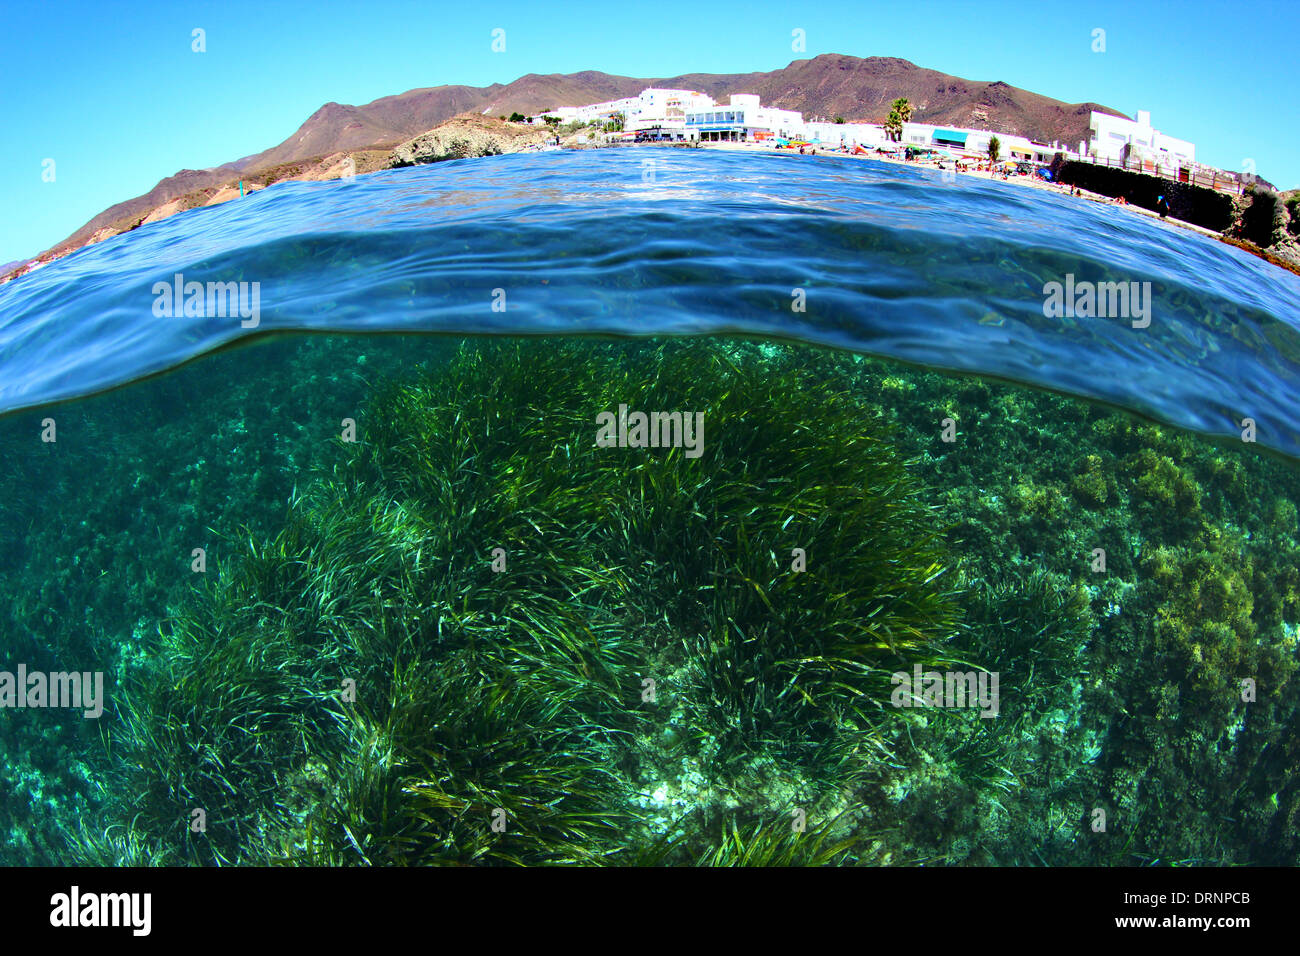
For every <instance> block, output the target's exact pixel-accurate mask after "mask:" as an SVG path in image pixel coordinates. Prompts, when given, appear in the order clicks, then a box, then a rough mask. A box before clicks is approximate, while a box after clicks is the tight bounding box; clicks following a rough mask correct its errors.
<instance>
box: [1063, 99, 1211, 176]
mask: <svg viewBox="0 0 1300 956" xmlns="http://www.w3.org/2000/svg"><path fill="white" fill-rule="evenodd" d="M1088 126H1089V127H1090V128H1091V130H1092V141H1091V142H1090V143H1088V153H1089V154H1090V155H1092V156H1094V157H1096V158H1097V159H1098V160H1103V161H1108V162H1115V161H1126V160H1127V161H1136V162H1139V163H1142V164H1143V165H1150V164H1154V165H1157V166H1177V165H1179V164H1186V165H1191V164H1193V163H1195V162H1196V146H1195V144H1194V143H1189V142H1188V141H1187V140H1185V139H1175V138H1174V137H1173V136H1166V135H1165V134H1164V133H1162V132H1160V131H1159V130H1158V129H1153V128H1152V126H1151V114H1150V113H1149V112H1148V111H1147V110H1138V114H1137V120H1136V121H1134V120H1131V119H1129V118H1128V117H1126V116H1111V115H1110V114H1109V113H1098V112H1096V111H1095V110H1094V111H1093V113H1092V117H1091V119H1090V120H1089V122H1088Z"/></svg>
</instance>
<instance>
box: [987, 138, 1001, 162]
mask: <svg viewBox="0 0 1300 956" xmlns="http://www.w3.org/2000/svg"><path fill="white" fill-rule="evenodd" d="M1000 155H1002V140H1000V139H998V138H997V137H996V136H990V137H989V161H990V162H994V163H996V162H997V161H998V157H999V156H1000Z"/></svg>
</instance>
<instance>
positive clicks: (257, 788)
mask: <svg viewBox="0 0 1300 956" xmlns="http://www.w3.org/2000/svg"><path fill="white" fill-rule="evenodd" d="M647 164H649V165H647ZM178 273H179V274H180V275H181V276H182V277H183V278H182V282H186V281H195V282H201V283H204V284H206V283H209V282H233V283H249V284H250V286H248V287H246V288H247V290H248V295H249V298H247V299H246V300H245V303H244V304H246V305H248V306H249V308H248V309H246V310H245V314H239V313H238V312H237V311H234V310H231V311H228V312H227V314H225V315H216V314H212V313H210V312H206V309H207V303H206V302H205V303H204V311H203V313H202V314H197V310H196V314H188V315H187V314H186V312H185V309H184V302H183V300H184V298H185V294H184V289H183V287H182V296H181V299H182V303H181V307H180V308H178V309H176V310H174V311H173V312H172V313H171V314H168V313H167V310H166V309H165V308H164V307H163V305H164V304H165V303H163V302H162V299H161V297H163V296H164V295H165V293H163V292H161V291H155V285H156V284H158V283H161V284H162V286H161V288H170V287H171V286H172V284H173V282H174V277H175V276H176V275H177V274H178ZM1067 276H1073V277H1074V279H1073V280H1071V281H1077V282H1079V283H1083V282H1104V281H1116V282H1118V281H1123V282H1138V283H1144V282H1150V283H1151V293H1152V295H1151V302H1150V304H1151V309H1150V319H1151V321H1150V324H1149V326H1146V327H1144V328H1134V327H1133V325H1132V323H1131V322H1130V321H1129V320H1128V319H1126V318H1124V317H1112V318H1048V317H1047V316H1045V315H1044V308H1043V306H1044V298H1045V296H1044V285H1045V284H1047V283H1051V282H1064V281H1066V277H1067ZM252 283H256V284H257V285H256V295H257V298H256V309H253V308H252V305H253V303H254V300H253V298H252V288H253V287H252V286H251V284H252ZM205 291H206V290H205ZM1297 291H1300V286H1298V285H1297V278H1296V277H1295V276H1293V275H1291V274H1289V273H1285V272H1282V271H1281V270H1277V269H1275V268H1273V267H1271V266H1268V265H1267V264H1265V263H1263V262H1261V261H1260V260H1257V259H1255V258H1253V257H1250V256H1247V255H1244V254H1242V253H1240V252H1239V251H1238V250H1236V249H1233V248H1230V247H1227V246H1225V245H1223V244H1220V243H1218V242H1215V241H1213V240H1210V239H1207V238H1204V237H1202V236H1199V235H1196V234H1193V233H1189V232H1184V231H1181V230H1176V229H1172V228H1167V227H1165V226H1162V225H1160V224H1159V223H1155V222H1152V221H1150V220H1148V219H1146V218H1144V217H1141V216H1137V215H1135V214H1132V213H1130V212H1128V211H1125V210H1122V209H1116V208H1113V207H1102V206H1095V205H1093V204H1089V203H1079V202H1077V201H1071V200H1069V199H1068V198H1066V197H1064V196H1061V195H1057V194H1053V193H1047V192H1040V191H1033V190H1028V189H1023V188H1018V187H1014V186H1010V185H1007V184H1002V183H996V182H994V183H989V182H977V181H971V180H965V179H959V180H958V181H957V182H955V183H946V182H944V181H942V180H940V179H938V178H935V177H933V176H932V175H930V174H927V173H925V172H922V171H919V170H916V169H912V168H907V167H902V166H895V165H884V164H879V163H874V162H857V161H849V160H837V159H833V158H829V157H828V158H822V157H818V158H816V159H813V158H807V157H804V158H799V159H795V158H793V157H791V158H788V159H786V158H778V157H771V156H751V155H742V154H730V153H709V152H696V151H679V150H661V149H644V150H642V149H636V150H630V149H629V150H596V151H586V152H572V153H548V154H534V155H513V156H500V157H488V158H484V159H477V160H469V161H458V162H447V163H441V164H438V165H434V166H428V167H418V168H411V169H403V170H397V171H391V172H383V173H377V174H373V175H369V176H364V177H358V178H356V179H355V180H352V181H343V182H334V183H287V184H281V185H278V186H275V187H272V188H269V189H267V190H264V191H260V192H258V193H255V194H252V195H250V196H248V197H246V198H244V199H241V200H238V201H234V202H229V203H226V204H224V205H221V206H217V207H212V208H204V209H199V210H194V211H191V212H188V213H183V214H180V215H176V216H173V217H171V218H169V219H167V220H164V221H163V222H160V223H155V224H150V225H148V226H144V227H141V228H139V229H138V230H135V231H133V232H131V233H128V234H126V235H123V236H119V237H115V238H113V239H110V240H107V241H105V242H103V243H100V244H98V245H95V246H92V247H89V248H87V249H85V250H82V251H80V252H78V253H75V254H73V255H71V256H69V257H67V258H66V259H64V260H61V261H59V262H57V263H54V264H52V265H50V266H48V267H46V268H43V269H41V270H39V271H37V272H35V273H33V274H30V275H28V276H24V277H21V278H19V279H18V280H16V281H14V282H11V283H8V284H7V285H5V286H0V372H2V374H0V411H2V412H4V414H3V415H0V529H3V531H2V532H0V606H3V607H4V609H5V611H4V613H3V615H0V704H3V706H0V736H3V738H4V739H5V740H6V742H7V748H6V751H5V753H4V755H3V760H0V837H2V838H3V839H0V862H3V863H6V864H14V863H25V864H33V863H34V864H44V863H51V862H57V863H71V864H91V865H94V864H97V865H122V864H142V865H158V864H177V863H185V864H198V865H212V864H217V865H225V864H264V863H269V862H293V863H308V864H340V865H367V864H369V865H381V864H387V863H406V864H420V865H424V864H441V863H486V864H518V863H524V864H538V863H568V862H577V863H583V864H594V863H606V862H614V863H668V864H689V863H705V864H759V863H783V862H785V863H837V864H858V865H891V864H950V865H1043V864H1050V865H1078V864H1087V865H1168V864H1206V863H1234V864H1258V863H1271V864H1279V863H1280V864H1287V865H1295V864H1296V863H1298V862H1300V835H1298V834H1300V827H1297V826H1296V825H1295V824H1296V821H1297V820H1300V775H1297V774H1296V767H1297V765H1300V707H1298V706H1297V701H1300V695H1297V694H1296V693H1295V690H1296V687H1297V683H1296V680H1297V678H1296V674H1297V671H1298V670H1300V660H1298V658H1297V634H1300V518H1298V517H1297V504H1300V472H1297V469H1296V468H1295V466H1294V463H1293V462H1292V461H1290V460H1289V457H1288V456H1293V455H1295V454H1296V453H1297V451H1298V450H1300V444H1298V443H1300V432H1297V430H1296V428H1295V427H1294V426H1293V425H1292V424H1290V423H1292V422H1295V421H1296V411H1297V410H1296V409H1295V408H1294V407H1293V405H1294V403H1295V402H1296V401H1297V399H1296V395H1297V390H1296V389H1295V387H1294V385H1295V383H1296V371H1297V366H1296V361H1295V359H1296V355H1297V354H1298V353H1297V338H1296V331H1297V330H1296V319H1297V312H1296V306H1295V302H1296V301H1297V299H1296V292H1297ZM792 303H793V304H796V305H797V306H801V307H802V308H792ZM494 306H495V308H494ZM156 311H157V312H161V313H163V314H156ZM245 323H246V324H247V326H248V327H245ZM307 332H312V333H316V334H311V335H308V334H303V333H307ZM379 332H384V333H389V334H386V335H375V334H369V333H379ZM954 371H955V372H961V373H963V374H960V375H953V374H950V373H951V372H954ZM162 373H166V374H162ZM1031 386H1032V387H1031ZM623 405H626V406H628V407H630V408H631V409H633V410H638V411H646V412H653V411H656V410H657V411H661V412H681V413H683V414H684V415H687V416H695V415H699V416H702V417H701V418H700V419H699V420H700V421H701V422H702V423H703V431H702V434H701V436H700V437H701V441H700V442H699V444H698V445H697V446H695V447H694V449H693V450H692V448H691V446H690V445H689V444H688V445H686V446H683V445H681V444H678V445H677V446H676V447H673V446H672V445H671V443H665V445H663V446H662V447H636V445H635V442H621V443H614V444H609V443H606V444H602V443H601V439H600V437H599V434H598V424H599V422H600V421H601V419H600V416H601V415H602V413H604V414H607V415H608V416H609V421H613V422H618V421H619V419H620V415H619V409H620V406H623ZM1245 417H1250V418H1252V419H1253V420H1254V421H1255V423H1256V426H1257V432H1256V436H1257V441H1256V442H1255V443H1247V442H1243V441H1242V440H1241V427H1240V422H1241V419H1243V418H1245ZM692 420H693V419H692ZM622 431H626V428H622ZM664 434H668V433H667V432H665V433H664ZM625 437H626V436H625ZM684 449H685V450H684ZM697 452H698V454H696V453H697ZM1265 452H1278V453H1280V454H1279V455H1270V454H1266V453H1265ZM1098 548H1100V549H1102V550H1103V551H1104V552H1105V562H1104V567H1102V566H1098V563H1097V551H1096V549H1098ZM196 549H198V550H201V552H202V555H201V560H200V559H199V556H198V555H197V552H196ZM497 549H500V550H499V551H498V550H497ZM796 549H797V551H798V552H800V553H801V556H799V555H797V554H796ZM196 561H198V562H199V563H197V564H196ZM796 565H797V567H796ZM20 666H21V667H23V668H25V669H26V671H27V672H32V671H39V672H42V673H47V674H54V673H56V672H64V671H74V670H75V671H76V672H79V673H87V674H95V673H99V674H102V675H103V678H104V692H103V696H102V700H101V701H100V703H102V705H103V712H102V714H99V715H97V716H94V717H88V716H86V715H85V714H84V708H83V709H76V708H71V707H62V708H60V707H43V706H33V707H26V708H18V707H15V706H13V705H12V704H6V703H4V701H5V698H4V681H5V677H4V674H5V673H17V672H18V668H19V667H20ZM915 667H920V668H922V670H927V669H932V670H935V671H937V672H939V673H945V672H947V673H952V672H960V673H970V674H972V675H984V677H985V678H990V679H991V678H992V676H993V675H997V677H998V678H999V680H1000V683H999V684H998V685H996V686H997V687H999V688H1000V695H1001V697H1000V701H999V702H998V703H997V704H996V706H993V707H992V708H989V707H985V709H984V711H983V712H982V713H977V712H975V711H974V710H970V709H961V708H952V709H950V708H947V707H943V706H940V707H933V708H929V709H927V708H924V707H922V708H913V707H900V706H899V705H898V704H897V703H895V702H893V701H892V700H891V687H892V684H891V676H896V675H897V674H899V673H903V674H906V675H910V674H912V673H914V670H913V669H914V668H915ZM647 680H648V681H650V682H651V683H650V684H649V685H648V684H647V683H646V681H647ZM349 681H351V682H352V684H351V689H350V690H347V691H346V692H345V690H346V689H347V688H348V687H349V684H348V682H349ZM1243 681H1248V682H1250V687H1251V693H1250V694H1249V695H1247V694H1245V693H1244V689H1243ZM651 686H653V688H654V692H653V693H651V692H650V691H649V690H648V688H649V687H651ZM986 689H987V688H986ZM1247 697H1249V699H1247ZM196 811H201V814H200V815H201V820H199V819H198V818H196V817H195V812H196ZM1099 812H1100V817H1099V816H1098V814H1099ZM196 820H198V822H196ZM792 820H798V821H800V824H799V826H798V827H795V826H792V824H791V821H792ZM1099 820H1100V821H1101V825H1100V828H1099V826H1098V824H1099Z"/></svg>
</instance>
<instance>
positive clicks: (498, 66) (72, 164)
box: [0, 0, 1300, 263]
mask: <svg viewBox="0 0 1300 956" xmlns="http://www.w3.org/2000/svg"><path fill="white" fill-rule="evenodd" d="M0 24H2V25H3V26H2V27H0V106H2V107H3V115H4V122H3V124H0V190H2V191H3V196H4V202H3V204H0V263H5V262H8V261H10V260H14V259H22V258H27V257H30V256H33V255H35V254H37V253H38V252H40V251H42V250H44V249H46V248H48V247H49V246H51V245H53V244H55V243H56V242H58V241H60V240H61V239H63V238H65V237H66V236H67V235H68V234H70V233H72V232H74V231H75V230H76V229H77V228H79V227H80V226H81V225H82V224H83V223H84V222H86V220H88V219H90V218H91V217H93V216H94V215H96V214H98V213H99V212H101V211H102V210H104V209H105V208H107V207H108V206H110V205H112V204H113V203H115V202H119V201H121V200H123V199H128V198H130V197H132V196H136V195H139V194H141V193H144V192H147V191H148V190H149V189H151V188H152V187H153V186H154V185H155V184H156V183H157V182H158V180H160V179H162V178H163V177H165V176H168V175H171V174H172V173H174V172H176V171H178V170H180V169H185V168H189V169H202V168H205V167H209V166H215V165H219V164H220V163H223V162H227V161H229V160H233V159H238V158H240V157H242V156H247V155H249V154H251V153H256V152H259V151H261V150H263V149H266V148H268V147H270V146H273V145H275V144H276V143H279V142H280V141H281V140H283V139H285V138H286V137H287V136H289V135H290V134H291V133H292V132H293V131H294V130H295V129H296V128H297V127H298V126H299V124H301V123H302V122H303V120H305V119H306V118H307V117H308V116H309V115H310V114H311V113H312V112H314V111H315V110H316V109H317V108H318V107H320V106H321V105H322V104H324V103H327V102H329V101H331V100H333V101H336V102H340V103H352V104H361V103H366V102H369V101H370V100H373V99H376V98H378V97H381V96H387V95H390V94H395V93H401V92H404V91H405V90H408V89H413V88H416V87H423V86H437V85H440V84H444V83H464V84H468V85H472V86H485V85H488V84H491V83H494V82H499V83H508V82H510V81H511V80H514V79H517V78H518V77H520V76H522V75H524V74H526V73H571V72H576V71H579V70H586V69H594V70H603V71H605V72H608V73H620V74H625V75H631V76H644V77H655V76H673V75H676V74H680V73H687V72H697V71H698V72H708V73H730V72H749V71H754V70H773V69H779V68H780V67H782V66H785V65H786V64H788V63H789V62H790V61H791V60H793V59H797V58H801V57H805V56H815V55H817V54H819V53H845V54H851V55H854V56H898V57H903V58H905V59H908V60H911V61H913V62H914V63H916V64H918V65H920V66H924V67H929V68H932V69H936V70H942V71H944V72H946V73H952V74H956V75H958V76H962V77H966V78H968V79H972V80H1004V81H1006V82H1007V83H1010V84H1012V85H1014V86H1020V87H1024V88H1026V89H1029V90H1032V91H1034V92H1037V93H1042V94H1044V95H1047V96H1052V97H1055V98H1057V99H1061V100H1065V101H1067V102H1079V101H1084V100H1092V101H1095V102H1099V103H1104V104H1106V105H1107V106H1110V107H1113V108H1115V109H1118V110H1120V111H1121V112H1125V113H1127V114H1129V115H1133V114H1134V113H1136V111H1137V110H1138V109H1147V110H1150V111H1151V117H1152V123H1153V125H1155V126H1156V128H1157V129H1160V130H1161V131H1163V132H1165V133H1168V134H1170V135H1172V136H1177V137H1180V138H1182V139H1189V140H1191V141H1193V142H1194V143H1196V148H1197V158H1198V159H1200V160H1201V161H1202V162H1206V163H1211V164H1214V165H1216V166H1220V167H1223V168H1229V169H1241V168H1242V166H1243V162H1244V161H1245V160H1253V161H1254V163H1255V165H1256V169H1257V171H1258V173H1259V175H1261V176H1263V177H1264V178H1265V179H1268V180H1269V181H1271V182H1273V183H1275V184H1276V185H1277V186H1279V187H1280V188H1283V189H1289V188H1295V187H1296V186H1300V154H1298V153H1297V146H1300V142H1298V141H1297V140H1298V139H1300V136H1298V135H1297V132H1296V129H1295V124H1294V120H1295V117H1296V112H1295V107H1294V105H1293V104H1294V102H1295V95H1296V90H1297V88H1300V58H1297V57H1296V56H1295V43H1294V38H1295V37H1296V36H1297V35H1300V2H1296V0H1277V2H1274V0H1260V2H1249V0H1247V2H1233V3H1225V2H1223V0H1213V2H1207V0H1179V2H1168V0H1144V2H1141V3H1134V2H1132V0H1124V2H1115V3H1111V2H1100V3H1087V2H1079V3H1070V4H1062V3H1058V2H1056V0H1047V2H1009V3H997V2H990V0H978V2H970V0H955V2H938V0H934V2H927V0H893V2H888V3H877V2H871V0H856V2H838V0H833V2H820V0H819V2H815V3H806V4H791V3H788V2H786V3H768V2H763V0H756V2H745V3H730V2H725V0H723V2H711V3H700V2H698V0H696V2H690V3H679V2H675V0H663V2H653V3H650V2H647V3H641V2H631V3H619V2H609V0H606V2H600V3H582V2H578V3H548V2H545V0H532V2H527V3H513V2H492V3H464V2H458V3H440V2H385V0H374V2H371V3H365V4H358V3H356V2H346V3H342V2H340V3H334V2H330V0H314V2H310V3H297V2H277V0H262V2H257V3H251V2H240V0H226V2H221V3H191V2H185V0H168V2H156V3H155V2H144V0H137V2H121V0H95V2H71V0H69V2H57V0H50V2H44V3H37V2H35V0H32V2H18V0H3V7H0ZM196 27H199V28H202V29H203V30H205V31H206V44H207V51H206V52H205V53H201V54H200V53H194V52H192V51H191V31H192V30H193V29H194V28H196ZM498 27H499V28H502V29H504V30H505V31H506V50H505V52H504V53H494V52H493V51H492V49H491V33H492V30H493V29H494V28H498ZM796 28H798V29H802V30H803V31H804V32H805V35H806V38H807V52H805V53H795V52H792V50H791V31H793V30H794V29H796ZM1097 28H1100V29H1102V30H1105V31H1106V32H1105V39H1106V50H1105V52H1104V53H1095V52H1093V49H1092V47H1093V30H1094V29H1097ZM1261 112H1262V113H1263V115H1260V114H1261ZM47 159H53V160H54V167H53V169H54V181H53V182H46V181H43V178H42V174H43V172H44V171H45V170H46V169H47V168H48V167H47V166H46V165H45V160H47Z"/></svg>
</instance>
